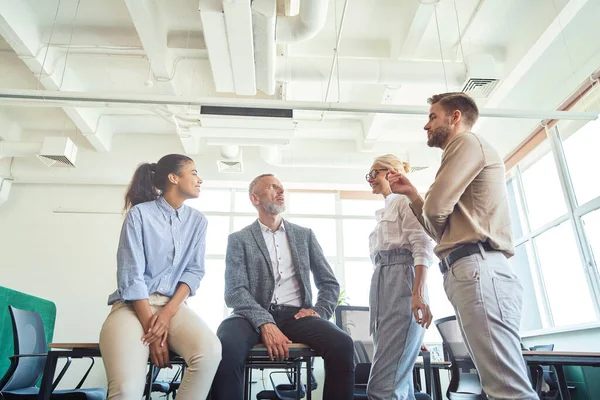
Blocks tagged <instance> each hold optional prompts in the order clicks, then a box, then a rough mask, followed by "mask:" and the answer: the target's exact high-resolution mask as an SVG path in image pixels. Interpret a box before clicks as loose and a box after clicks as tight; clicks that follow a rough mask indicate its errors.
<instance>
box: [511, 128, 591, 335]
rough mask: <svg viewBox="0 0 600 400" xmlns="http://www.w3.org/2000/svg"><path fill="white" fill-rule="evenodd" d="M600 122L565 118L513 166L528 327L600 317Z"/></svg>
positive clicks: (516, 263) (517, 261) (518, 265)
mask: <svg viewBox="0 0 600 400" xmlns="http://www.w3.org/2000/svg"><path fill="white" fill-rule="evenodd" d="M599 128H600V124H599V123H598V122H595V121H594V122H589V123H587V124H585V125H583V126H581V125H579V126H576V127H573V125H569V124H561V125H559V126H555V127H553V128H551V129H549V130H548V131H547V135H548V137H547V139H546V140H545V141H544V142H543V143H542V144H541V145H539V146H538V147H537V148H536V149H535V150H534V151H533V152H531V153H530V154H529V155H528V156H527V157H526V158H525V159H524V160H523V161H522V162H521V163H520V164H519V165H518V166H517V167H516V168H514V169H513V171H511V179H510V180H509V182H508V194H509V201H510V207H511V219H512V227H513V234H514V238H515V241H516V244H517V246H516V249H515V250H516V254H515V257H513V258H512V259H511V263H512V265H513V267H514V268H515V270H516V271H517V274H519V277H520V278H521V282H522V283H523V286H524V289H525V290H524V311H523V320H522V324H521V328H522V330H525V331H526V330H532V329H539V328H550V327H565V326H572V325H577V324H582V323H589V322H594V321H598V320H599V309H600V308H599V305H600V304H599V300H600V297H599V296H600V293H599V288H600V282H598V279H597V277H598V274H597V270H596V268H597V267H596V265H597V264H596V260H597V259H598V254H599V253H600V211H599V210H598V209H600V197H599V195H600V184H598V179H597V178H596V177H595V176H594V174H595V169H594V168H590V165H592V166H593V165H594V160H595V154H594V152H595V150H596V148H595V147H594V143H598V144H600V141H599V139H598V138H599V137H600V135H598V133H599V132H598V130H599Z"/></svg>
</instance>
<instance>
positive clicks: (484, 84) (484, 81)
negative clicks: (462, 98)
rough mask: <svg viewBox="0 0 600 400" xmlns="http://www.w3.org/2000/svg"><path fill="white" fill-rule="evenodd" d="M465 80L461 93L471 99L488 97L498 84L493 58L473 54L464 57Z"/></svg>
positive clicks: (487, 55)
mask: <svg viewBox="0 0 600 400" xmlns="http://www.w3.org/2000/svg"><path fill="white" fill-rule="evenodd" d="M466 63H467V79H466V81H465V83H464V84H463V87H462V90H461V91H462V92H464V93H466V94H468V95H469V96H471V97H473V98H487V97H489V96H490V95H491V94H492V92H493V91H494V89H495V88H496V86H498V83H499V82H500V79H499V76H498V72H497V71H496V63H495V61H494V57H493V56H492V55H490V54H473V55H471V56H468V57H466Z"/></svg>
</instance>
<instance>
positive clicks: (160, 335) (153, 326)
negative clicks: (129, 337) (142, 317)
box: [142, 303, 176, 347]
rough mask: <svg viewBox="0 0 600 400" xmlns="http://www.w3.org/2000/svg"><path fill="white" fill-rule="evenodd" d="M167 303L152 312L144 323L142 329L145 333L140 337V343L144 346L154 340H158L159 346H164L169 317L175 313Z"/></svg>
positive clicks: (169, 322)
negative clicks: (144, 325)
mask: <svg viewBox="0 0 600 400" xmlns="http://www.w3.org/2000/svg"><path fill="white" fill-rule="evenodd" d="M169 304H170V303H169ZM169 304H167V305H166V306H164V307H163V308H162V309H161V310H158V311H157V312H156V313H154V315H153V316H152V317H151V318H150V320H149V321H148V323H147V324H146V327H145V328H146V329H144V331H145V332H146V334H145V335H144V336H143V337H142V343H144V345H145V346H147V345H150V344H153V343H154V342H159V343H160V346H161V347H164V345H165V343H166V342H167V335H168V333H169V325H170V324H171V318H173V315H175V312H176V311H174V310H173V309H172V308H171V307H169Z"/></svg>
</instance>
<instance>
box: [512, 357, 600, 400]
mask: <svg viewBox="0 0 600 400" xmlns="http://www.w3.org/2000/svg"><path fill="white" fill-rule="evenodd" d="M523 358H524V359H525V362H526V363H527V365H528V366H529V368H530V369H531V376H532V379H533V377H534V376H535V373H534V371H535V367H537V366H538V365H550V366H552V367H554V369H555V370H556V378H557V380H558V389H559V391H560V396H561V398H562V400H570V399H571V395H570V394H569V390H568V389H567V379H566V378H565V371H564V369H563V366H565V365H576V366H580V367H584V366H591V367H599V366H600V353H587V352H571V351H523ZM534 383H535V382H534Z"/></svg>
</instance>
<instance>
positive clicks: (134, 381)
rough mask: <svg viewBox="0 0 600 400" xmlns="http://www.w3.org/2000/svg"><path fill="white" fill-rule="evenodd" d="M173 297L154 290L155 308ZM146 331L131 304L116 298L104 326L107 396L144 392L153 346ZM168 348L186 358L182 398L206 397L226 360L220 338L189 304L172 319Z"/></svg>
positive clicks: (125, 396) (136, 396) (102, 341)
mask: <svg viewBox="0 0 600 400" xmlns="http://www.w3.org/2000/svg"><path fill="white" fill-rule="evenodd" d="M169 300H170V298H169V297H167V296H163V295H159V294H152V295H150V298H149V301H150V306H151V308H152V312H153V313H156V312H157V311H158V310H160V309H161V308H162V307H164V306H165V305H166V304H167V303H168V302H169ZM143 335H144V331H143V329H142V324H141V323H140V321H139V319H138V317H137V314H136V312H135V309H134V308H133V306H132V305H130V304H126V303H122V302H116V303H115V304H113V307H112V310H111V312H110V314H109V315H108V317H107V318H106V321H105V322H104V325H103V326H102V330H101V331H100V351H101V353H102V360H103V362H104V368H105V369H106V378H107V380H108V399H125V400H129V399H140V398H142V396H143V394H144V386H145V381H146V365H147V362H148V357H149V354H150V350H149V347H147V346H144V345H143V344H142V340H141V339H142V336H143ZM167 343H168V345H169V349H170V350H172V351H174V352H176V353H177V354H179V355H180V356H181V357H183V359H184V360H185V363H186V364H187V368H186V370H185V374H184V375H183V379H182V381H181V387H180V388H179V390H178V392H177V399H178V400H191V399H194V400H197V399H206V397H207V396H208V392H209V390H210V386H211V384H212V381H213V377H214V376H215V373H216V372H217V367H218V366H219V362H220V361H221V342H220V341H219V338H217V336H216V335H215V334H214V333H213V332H212V331H211V330H210V329H209V328H208V326H207V325H206V324H205V323H204V321H202V319H201V318H200V317H199V316H198V314H196V313H195V312H194V311H192V310H191V309H190V308H189V307H188V306H187V304H185V303H184V304H182V305H181V307H179V310H177V313H176V314H175V315H174V316H173V318H172V319H171V325H170V327H169V335H168V339H167Z"/></svg>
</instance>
